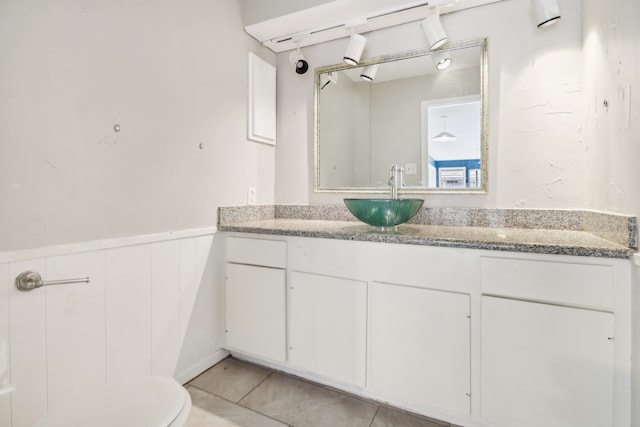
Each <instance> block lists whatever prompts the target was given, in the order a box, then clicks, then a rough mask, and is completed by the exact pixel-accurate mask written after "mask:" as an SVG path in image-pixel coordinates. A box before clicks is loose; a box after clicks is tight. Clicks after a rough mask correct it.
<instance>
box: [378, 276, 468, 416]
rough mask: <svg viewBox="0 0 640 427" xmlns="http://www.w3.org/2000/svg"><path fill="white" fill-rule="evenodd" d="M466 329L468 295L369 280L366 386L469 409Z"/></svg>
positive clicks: (450, 407) (428, 403)
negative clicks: (367, 370) (370, 282)
mask: <svg viewBox="0 0 640 427" xmlns="http://www.w3.org/2000/svg"><path fill="white" fill-rule="evenodd" d="M470 333H471V332H470V322H469V296H468V295H465V294H456V293H450V292H442V291H433V290H428V289H419V288H413V287H407V286H397V285H389V284H384V283H376V282H374V283H372V284H371V285H370V286H369V344H368V345H369V352H368V354H369V363H368V366H369V374H368V387H369V388H370V389H372V390H374V391H375V392H376V393H380V394H382V395H387V396H389V397H393V398H395V399H397V400H399V401H401V402H407V403H411V404H413V405H417V406H419V407H424V406H434V407H438V408H442V409H445V410H448V411H452V412H455V413H458V414H469V412H470V399H469V393H470V376H471V373H470V363H471V349H470Z"/></svg>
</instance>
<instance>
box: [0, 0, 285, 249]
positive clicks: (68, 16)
mask: <svg viewBox="0 0 640 427" xmlns="http://www.w3.org/2000/svg"><path fill="white" fill-rule="evenodd" d="M250 50H251V51H254V52H256V53H258V54H259V55H260V56H262V57H263V58H264V59H266V60H268V61H270V62H271V63H275V55H274V54H273V53H271V52H270V51H267V50H266V49H264V48H262V47H260V45H259V44H258V43H257V42H256V41H255V40H253V39H252V38H250V37H249V36H248V35H246V34H245V33H244V31H243V26H242V19H241V7H240V0H228V1H218V2H205V1H198V0H187V1H183V2H174V1H170V0H159V1H151V0H140V1H134V2H131V1H124V0H115V1H107V0H99V1H84V0H68V1H60V0H54V1H50V2H47V3H46V4H43V3H42V2H39V1H34V0H5V1H3V2H2V3H1V4H0V54H1V56H2V66H1V67H0V141H2V144H0V200H1V201H2V209H0V251H2V250H13V249H21V248H30V247H39V246H48V245H52V244H60V243H66V242H79V241H89V240H94V239H98V238H108V237H117V236H130V235H139V234H147V233H154V232H160V231H169V230H182V229H189V228H197V227H203V226H210V225H215V224H216V213H217V212H216V209H217V207H218V206H220V205H241V204H245V203H246V197H247V196H246V195H247V187H248V186H249V185H252V186H256V187H257V199H258V203H262V204H270V203H273V198H274V188H273V185H274V174H275V172H274V158H275V154H274V152H275V149H274V148H273V147H271V146H267V145H261V144H258V143H254V142H249V141H247V138H246V105H247V101H246V100H247V52H248V51H250ZM115 124H119V125H120V127H121V131H120V132H119V133H116V132H114V129H113V128H114V125H115ZM200 144H202V145H203V148H202V149H200V148H199V147H200Z"/></svg>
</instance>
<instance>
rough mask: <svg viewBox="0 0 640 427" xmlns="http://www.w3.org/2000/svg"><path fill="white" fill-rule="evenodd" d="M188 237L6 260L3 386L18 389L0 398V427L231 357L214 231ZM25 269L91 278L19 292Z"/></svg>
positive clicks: (0, 269) (0, 293)
mask: <svg viewBox="0 0 640 427" xmlns="http://www.w3.org/2000/svg"><path fill="white" fill-rule="evenodd" d="M185 234H188V232H178V233H168V234H166V235H154V236H140V237H132V238H131V240H132V241H134V242H135V241H137V242H139V243H138V244H133V245H132V244H131V243H132V242H131V241H128V240H126V239H125V240H124V241H99V242H89V243H86V244H80V245H77V247H76V246H74V247H73V248H72V250H71V249H70V248H69V247H64V248H61V249H56V248H45V249H44V250H42V251H41V250H40V249H36V250H34V253H37V252H46V253H47V255H45V256H43V257H41V258H37V259H30V260H24V258H21V255H20V254H17V255H16V256H15V258H16V260H14V261H13V262H6V263H3V264H0V334H2V335H3V336H4V337H5V339H6V340H7V341H8V343H9V360H8V366H9V369H8V372H7V373H5V374H4V375H2V376H0V384H2V383H9V382H11V383H13V384H16V386H17V390H16V391H15V392H14V393H12V394H11V395H5V396H0V426H2V427H5V426H7V427H23V426H24V427H29V426H31V425H33V424H34V422H35V421H36V420H37V419H38V418H40V417H41V416H42V415H44V414H45V413H46V412H47V410H49V409H51V408H54V407H55V406H56V405H57V404H58V402H60V401H61V400H62V399H64V398H66V397H68V396H70V395H71V394H74V393H76V392H81V391H82V390H84V389H86V388H88V387H91V386H93V385H97V384H102V383H105V382H110V381H117V380H119V379H123V378H127V377H131V376H136V375H143V374H154V375H163V376H170V377H174V378H176V379H178V380H179V381H182V382H186V381H187V380H189V379H191V378H192V377H194V376H196V375H198V374H199V373H201V372H202V371H204V370H205V369H207V368H208V367H209V366H211V365H213V364H214V363H216V362H217V361H218V360H220V359H222V358H223V357H224V356H225V355H226V354H227V353H226V352H224V351H223V350H221V345H220V344H221V340H220V333H219V330H220V329H221V321H220V313H219V312H220V307H219V301H220V298H219V293H220V290H219V288H220V286H219V284H218V281H219V278H218V277H217V274H218V273H217V269H216V267H215V264H214V263H213V261H214V259H213V252H212V244H213V242H214V239H213V235H212V234H211V233H210V232H207V233H202V234H195V233H194V234H193V235H191V236H185ZM96 248H99V249H96ZM83 249H84V250H83ZM67 253H68V254H67ZM11 256H12V255H11V254H9V258H11ZM26 270H36V271H38V272H39V273H40V274H41V275H42V277H43V279H44V280H59V279H74V278H80V277H90V278H91V282H90V283H88V284H85V283H82V284H65V285H60V286H52V287H46V288H41V289H36V290H33V291H30V292H22V291H18V290H17V288H16V287H15V285H14V281H15V278H16V276H17V275H18V274H20V273H21V272H23V271H26Z"/></svg>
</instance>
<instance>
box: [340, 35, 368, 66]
mask: <svg viewBox="0 0 640 427" xmlns="http://www.w3.org/2000/svg"><path fill="white" fill-rule="evenodd" d="M366 44H367V38H366V37H365V36H363V35H361V34H351V38H350V39H349V46H347V51H346V52H345V53H344V58H343V59H344V62H345V63H346V64H349V65H358V62H360V57H362V52H364V46H365V45H366Z"/></svg>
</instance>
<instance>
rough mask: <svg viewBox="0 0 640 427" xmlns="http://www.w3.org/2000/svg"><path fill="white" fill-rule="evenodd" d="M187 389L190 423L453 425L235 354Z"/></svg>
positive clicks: (239, 426) (219, 426)
mask: <svg viewBox="0 0 640 427" xmlns="http://www.w3.org/2000/svg"><path fill="white" fill-rule="evenodd" d="M187 389H188V390H189V393H190V394H191V399H192V401H193V407H192V410H191V416H190V417H189V422H188V424H187V425H188V427H209V426H211V427H287V426H291V427H325V426H326V427H443V426H449V424H447V423H443V422H440V421H435V420H431V419H427V418H424V417H421V416H417V415H412V414H408V413H406V412H401V411H398V410H395V409H393V408H391V407H388V406H385V405H381V404H378V403H377V402H372V401H368V400H364V399H360V398H357V397H354V396H352V395H348V394H345V393H340V392H338V391H335V390H331V389H328V388H326V387H323V386H320V385H317V384H314V383H311V382H308V381H305V380H301V379H298V378H296V377H292V376H289V375H286V374H282V373H280V372H274V371H272V370H270V369H267V368H264V367H262V366H257V365H253V364H250V363H247V362H244V361H241V360H238V359H234V358H227V359H225V360H223V361H222V362H220V363H218V364H217V365H215V366H214V367H212V368H211V369H209V370H207V371H206V372H204V373H203V374H202V375H200V376H199V377H197V378H195V379H193V380H192V381H191V382H189V384H188V385H187ZM452 427H455V426H452Z"/></svg>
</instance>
